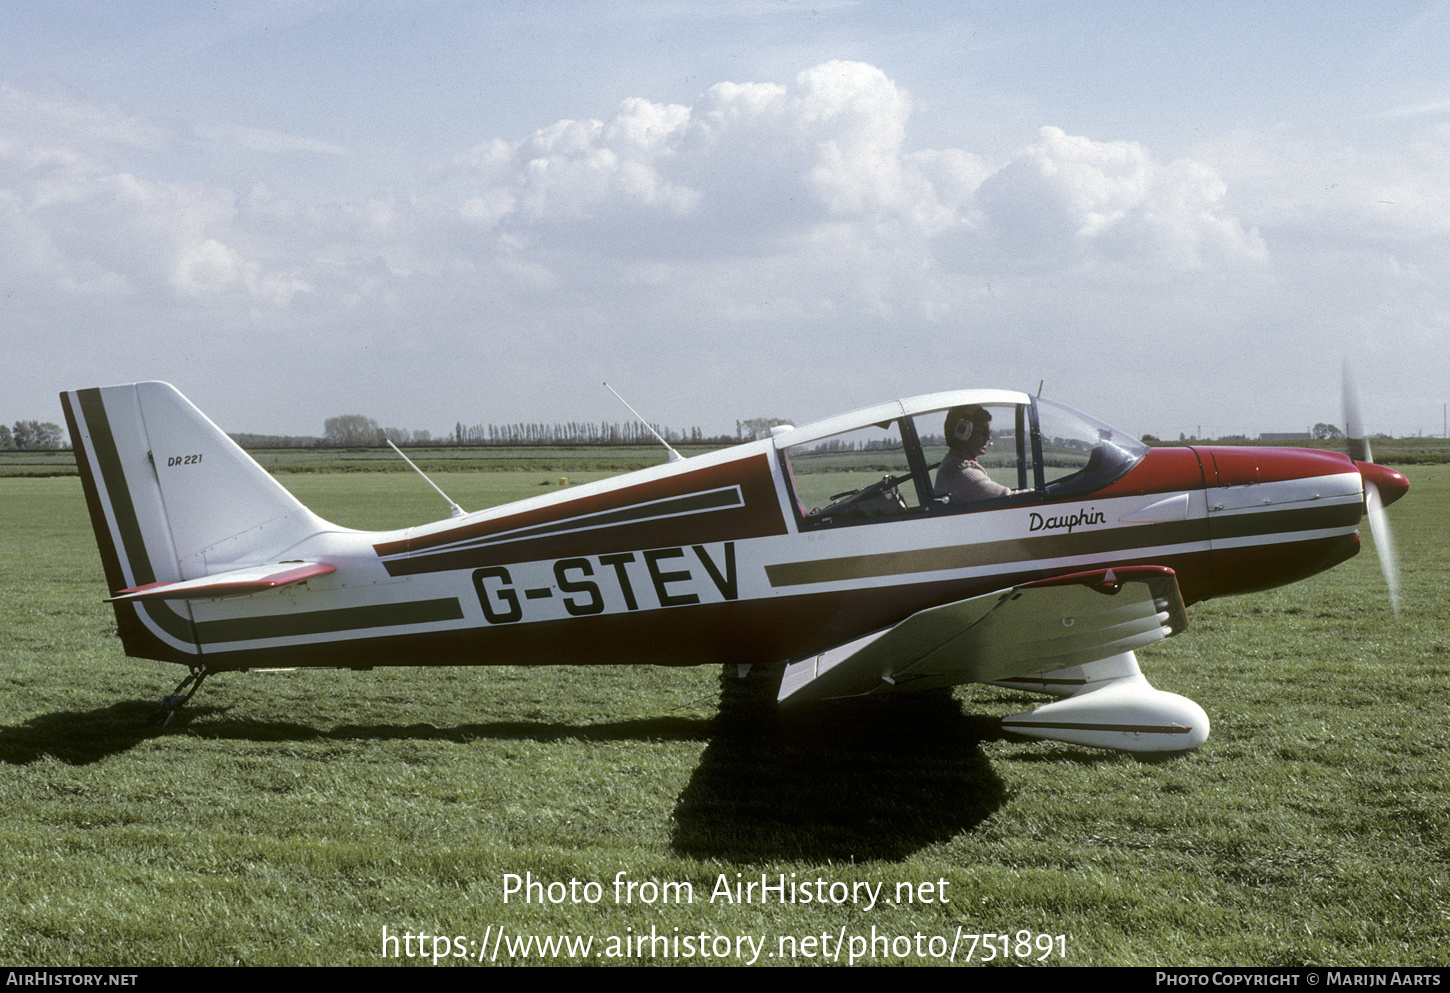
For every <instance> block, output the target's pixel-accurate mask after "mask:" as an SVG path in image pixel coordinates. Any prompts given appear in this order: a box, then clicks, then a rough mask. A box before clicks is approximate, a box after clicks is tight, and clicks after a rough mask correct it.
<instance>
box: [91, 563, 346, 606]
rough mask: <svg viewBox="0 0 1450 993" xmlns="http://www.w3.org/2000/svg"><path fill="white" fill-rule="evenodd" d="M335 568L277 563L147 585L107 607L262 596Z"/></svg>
mask: <svg viewBox="0 0 1450 993" xmlns="http://www.w3.org/2000/svg"><path fill="white" fill-rule="evenodd" d="M333 571H334V568H333V566H330V565H325V564H324V563H321V562H277V563H273V564H270V565H257V566H251V567H249V568H246V569H233V570H232V571H230V572H219V573H217V574H216V575H214V576H202V577H201V578H199V579H188V580H185V581H183V582H179V583H147V584H146V585H145V586H135V587H132V588H131V589H129V590H121V591H120V592H118V593H117V594H116V595H115V596H112V597H107V598H106V602H107V603H115V602H116V601H118V600H213V599H217V598H219V597H228V596H245V595H247V594H248V593H262V592H264V591H266V590H275V589H277V588H278V587H281V586H290V585H291V584H293V583H300V582H302V581H303V580H305V579H312V578H314V577H316V576H326V575H327V574H328V573H330V572H333Z"/></svg>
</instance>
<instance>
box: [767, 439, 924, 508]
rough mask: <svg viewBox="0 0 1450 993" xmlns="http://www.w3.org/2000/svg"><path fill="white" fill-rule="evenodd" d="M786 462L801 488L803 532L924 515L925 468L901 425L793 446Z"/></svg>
mask: <svg viewBox="0 0 1450 993" xmlns="http://www.w3.org/2000/svg"><path fill="white" fill-rule="evenodd" d="M781 459H782V463H783V465H784V468H785V471H786V478H787V479H788V480H790V481H791V483H792V485H793V486H794V487H795V497H796V506H797V508H798V513H799V514H800V518H801V520H800V523H801V526H802V527H806V528H817V527H839V526H842V525H851V524H866V523H872V522H878V521H887V520H894V519H901V518H905V517H909V516H912V515H916V514H921V513H922V512H923V510H924V505H923V503H922V492H923V487H922V486H921V485H920V482H919V480H918V472H917V471H916V468H915V467H914V466H913V463H914V462H915V463H916V464H917V465H919V464H920V463H919V460H917V459H916V458H915V452H913V451H910V450H909V447H908V440H907V439H904V438H903V437H902V432H901V422H899V421H886V422H883V423H881V424H874V425H870V426H867V427H864V428H858V429H856V430H854V431H846V432H843V433H841V434H838V435H832V436H831V437H829V438H821V439H819V440H817V441H808V442H804V443H802V444H799V445H792V446H791V447H790V448H787V449H784V450H782V452H781Z"/></svg>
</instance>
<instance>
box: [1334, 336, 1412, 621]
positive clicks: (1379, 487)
mask: <svg viewBox="0 0 1450 993" xmlns="http://www.w3.org/2000/svg"><path fill="white" fill-rule="evenodd" d="M1342 381H1343V394H1344V434H1345V437H1346V438H1347V439H1348V444H1349V457H1350V458H1351V459H1353V460H1354V462H1355V467H1356V468H1357V469H1359V474H1360V477H1361V478H1362V479H1363V480H1364V512H1365V515H1366V516H1367V517H1368V518H1369V531H1370V534H1371V535H1373V536H1374V548H1375V552H1376V553H1377V554H1378V555H1379V560H1380V572H1382V573H1383V574H1384V577H1385V585H1386V586H1388V587H1389V591H1390V609H1392V610H1393V611H1394V613H1395V617H1396V618H1398V617H1399V616H1400V564H1399V557H1398V556H1397V555H1396V554H1395V539H1394V536H1393V535H1392V534H1391V533H1390V521H1389V518H1388V517H1386V516H1385V507H1386V505H1388V504H1391V503H1394V502H1395V501H1396V500H1398V499H1399V498H1400V497H1401V496H1403V495H1404V494H1405V491H1406V490H1408V489H1409V482H1408V481H1407V480H1406V479H1405V477H1404V476H1402V475H1400V474H1399V473H1398V472H1395V471H1394V470H1393V469H1386V468H1385V467H1384V466H1380V465H1375V464H1374V453H1372V452H1371V451H1370V447H1369V437H1368V436H1367V435H1366V434H1365V430H1364V421H1363V419H1362V418H1361V417H1360V413H1359V392H1358V390H1356V389H1355V386H1354V377H1353V376H1351V375H1350V372H1349V365H1348V363H1346V364H1345V366H1344V373H1343V380H1342ZM1382 491H1388V492H1387V493H1385V492H1382Z"/></svg>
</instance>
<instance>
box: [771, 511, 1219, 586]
mask: <svg viewBox="0 0 1450 993" xmlns="http://www.w3.org/2000/svg"><path fill="white" fill-rule="evenodd" d="M1206 541H1208V522H1207V521H1206V520H1193V521H1175V522H1172V523H1169V524H1140V525H1133V526H1131V527H1114V528H1105V529H1103V530H1100V531H1083V532H1079V533H1078V534H1073V535H1042V536H1039V537H1036V538H1031V537H1025V536H1024V537H1021V538H1009V539H1006V540H1003V541H982V542H971V543H967V544H962V545H945V546H942V547H939V548H919V549H915V550H913V551H906V552H881V553H878V554H874V555H844V556H841V557H839V558H832V559H815V560H812V561H807V562H783V563H781V564H779V565H768V566H766V567H765V574H766V576H767V578H769V580H770V585H771V586H776V587H780V586H801V585H804V584H807V583H834V582H842V581H847V580H853V579H872V578H876V577H880V576H904V575H910V574H912V573H918V572H938V571H944V570H947V569H969V568H973V567H975V566H984V565H1002V564H1004V563H1008V562H1026V561H1030V560H1036V559H1059V558H1064V557H1067V556H1071V555H1097V554H1102V553H1107V552H1115V551H1122V550H1124V549H1129V548H1150V547H1160V546H1164V545H1182V544H1188V543H1191V542H1206ZM1135 561H1136V560H1135ZM1153 561H1154V562H1157V561H1158V558H1157V557H1155V558H1154V559H1153Z"/></svg>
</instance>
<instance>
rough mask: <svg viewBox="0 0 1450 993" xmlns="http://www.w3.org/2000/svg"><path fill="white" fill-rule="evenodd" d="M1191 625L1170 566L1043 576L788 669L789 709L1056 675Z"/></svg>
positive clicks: (783, 688) (784, 696)
mask: <svg viewBox="0 0 1450 993" xmlns="http://www.w3.org/2000/svg"><path fill="white" fill-rule="evenodd" d="M1187 626H1188V615H1187V612H1186V611H1185V609H1184V606H1183V597H1182V596H1181V595H1180V593H1179V592H1178V580H1177V578H1176V577H1175V576H1174V574H1173V570H1172V569H1168V568H1165V567H1163V566H1128V567H1124V568H1119V569H1106V570H1103V569H1098V570H1095V571H1093V572H1083V573H1073V574H1071V575H1064V576H1055V577H1052V578H1050V579H1041V580H1037V581H1034V582H1031V583H1024V584H1022V585H1021V586H1014V587H1012V588H1011V589H1005V590H998V591H997V592H995V593H987V594H984V595H982V596H976V597H971V598H969V599H966V600H958V601H956V602H955V603H948V604H943V605H942V606H939V607H932V608H929V609H927V610H923V611H920V612H918V613H915V614H912V615H911V616H910V617H908V618H906V620H904V621H901V622H900V623H898V624H896V625H894V626H892V627H889V628H884V629H882V630H880V631H876V632H873V633H871V634H868V635H866V636H865V637H863V638H858V639H856V640H855V641H851V642H847V643H846V644H844V645H837V646H836V647H835V648H832V649H829V650H828V651H826V652H823V653H822V654H820V655H815V656H811V657H810V658H806V659H802V660H800V661H798V662H793V663H791V664H790V665H788V666H787V667H786V670H785V677H784V679H783V680H782V681H781V685H780V697H779V700H780V702H781V703H784V704H791V703H799V702H804V701H807V700H824V699H829V698H833V697H847V696H865V695H867V694H870V693H877V692H883V691H886V690H890V689H893V688H895V689H913V690H915V689H931V688H933V687H938V686H954V685H956V684H957V683H985V682H991V681H993V680H998V679H1007V678H1010V677H1012V676H1022V675H1026V674H1028V673H1033V672H1051V671H1054V670H1057V669H1064V668H1067V667H1068V666H1073V665H1081V664H1083V663H1086V662H1092V661H1096V660H1098V659H1103V658H1107V657H1109V656H1111V655H1116V654H1118V653H1119V652H1127V651H1133V650H1135V649H1139V648H1142V647H1144V646H1145V645H1151V644H1153V643H1154V642H1157V641H1162V640H1163V639H1164V638H1167V637H1170V636H1172V635H1174V634H1177V633H1178V632H1179V631H1182V630H1183V629H1184V628H1185V627H1187Z"/></svg>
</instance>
